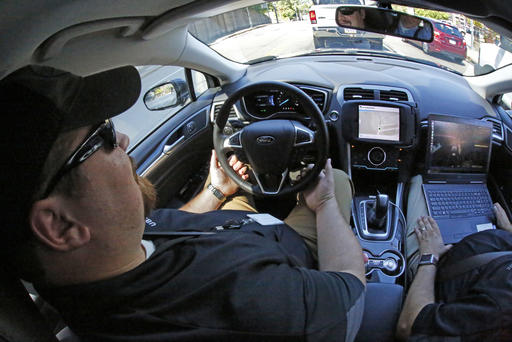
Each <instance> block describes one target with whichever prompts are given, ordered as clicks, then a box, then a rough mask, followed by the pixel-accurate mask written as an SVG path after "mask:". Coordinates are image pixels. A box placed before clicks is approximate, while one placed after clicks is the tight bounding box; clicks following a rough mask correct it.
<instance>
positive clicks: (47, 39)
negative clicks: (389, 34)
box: [0, 0, 512, 81]
mask: <svg viewBox="0 0 512 342" xmlns="http://www.w3.org/2000/svg"><path fill="white" fill-rule="evenodd" d="M392 2H393V3H397V4H403V5H411V6H415V7H424V8H431V9H442V10H452V11H454V10H455V9H457V11H459V12H461V13H464V14H466V15H468V16H470V17H473V18H476V19H478V20H480V21H482V22H484V23H486V24H487V25H489V26H490V27H492V28H494V29H495V30H497V31H499V32H505V33H507V35H508V36H512V24H511V20H512V6H507V5H508V4H507V2H508V1H506V0H487V1H473V0H471V1H468V0H457V1H454V0H432V1H419V0H407V1H405V0H396V1H395V0H393V1H392ZM256 3H261V0H238V1H226V0H196V1H191V0H173V1H169V0H148V1H139V0H119V1H104V0H33V1H30V2H26V1H19V0H3V1H0V29H1V32H2V34H1V35H0V51H1V55H0V78H2V77H4V76H6V75H7V74H9V73H10V72H12V71H14V70H16V69H18V68H20V67H22V66H24V65H27V64H44V65H50V66H54V67H58V68H62V69H66V70H69V71H72V72H75V73H77V74H82V75H86V74H90V73H93V72H97V71H101V70H105V69H109V68H113V67H116V66H121V65H127V64H131V65H150V64H162V65H171V64H173V65H181V66H186V67H191V68H194V67H195V68H197V69H199V70H202V71H206V72H210V73H212V74H214V75H215V69H218V68H225V70H223V71H222V72H220V73H219V75H228V74H231V75H232V76H231V77H232V78H231V79H228V80H225V81H234V80H236V78H237V77H239V76H241V75H242V74H243V70H244V67H243V66H241V65H237V63H234V62H229V61H227V60H225V59H222V60H219V58H218V56H215V53H214V52H213V51H211V49H206V48H204V46H203V44H202V43H200V42H198V41H197V40H196V39H195V38H193V37H192V36H191V35H189V34H188V33H187V29H186V25H187V23H190V22H193V21H194V20H197V19H201V18H206V17H209V16H212V15H216V14H219V13H222V12H225V11H228V10H233V9H236V8H240V7H245V6H249V5H252V4H256ZM148 51H150V53H148ZM226 68H227V69H226ZM221 78H222V77H221Z"/></svg>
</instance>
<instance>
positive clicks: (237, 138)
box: [228, 132, 242, 147]
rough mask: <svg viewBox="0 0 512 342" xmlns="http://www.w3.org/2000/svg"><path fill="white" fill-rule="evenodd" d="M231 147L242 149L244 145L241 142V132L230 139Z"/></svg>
mask: <svg viewBox="0 0 512 342" xmlns="http://www.w3.org/2000/svg"><path fill="white" fill-rule="evenodd" d="M228 142H229V145H230V146H231V147H242V143H241V141H240V132H237V133H235V134H233V135H232V136H230V137H229V138H228Z"/></svg>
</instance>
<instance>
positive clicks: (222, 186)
mask: <svg viewBox="0 0 512 342" xmlns="http://www.w3.org/2000/svg"><path fill="white" fill-rule="evenodd" d="M228 162H229V165H230V166H231V167H232V168H233V170H234V171H235V172H236V173H237V174H238V175H239V176H240V178H242V179H243V180H247V179H249V175H248V174H247V166H246V165H245V164H244V163H242V162H241V161H239V160H238V158H237V157H236V155H234V154H233V155H232V156H231V157H230V158H229V159H228ZM210 177H211V183H212V185H213V186H214V187H216V188H217V189H219V190H220V191H221V192H222V193H223V194H224V196H226V197H227V196H231V195H233V194H234V193H235V192H237V191H238V189H239V186H238V185H237V184H236V183H235V182H234V181H233V180H232V179H231V178H229V176H228V175H227V174H226V172H224V169H223V168H222V166H221V165H220V164H219V161H218V160H217V153H215V150H212V156H211V159H210Z"/></svg>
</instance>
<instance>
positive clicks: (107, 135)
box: [41, 120, 118, 198]
mask: <svg viewBox="0 0 512 342" xmlns="http://www.w3.org/2000/svg"><path fill="white" fill-rule="evenodd" d="M102 146H106V147H109V148H110V149H112V150H113V149H115V148H116V147H117V146H118V145H117V138H116V130H115V128H114V123H113V122H112V121H110V120H105V121H104V122H102V123H101V124H99V125H98V126H96V127H95V128H93V129H92V130H91V132H90V133H89V134H88V135H87V137H86V138H85V139H84V141H83V142H82V143H81V144H80V145H79V146H78V147H77V148H76V149H75V151H74V152H73V153H72V154H71V156H70V157H69V158H68V159H67V160H66V162H65V163H64V165H62V167H61V168H60V169H59V171H57V173H56V174H55V175H54V176H53V177H52V178H51V179H50V181H49V182H48V187H47V188H46V191H45V192H44V194H43V196H42V197H41V198H46V197H48V196H49V195H50V194H51V193H52V191H53V190H54V189H55V186H56V185H57V184H58V183H59V181H60V180H61V179H62V177H64V175H66V173H68V172H69V171H71V170H72V169H73V168H75V167H77V166H78V165H80V164H81V163H83V162H84V161H86V160H87V158H89V157H90V156H91V155H92V154H94V152H96V151H98V150H99V149H100V148H101V147H102Z"/></svg>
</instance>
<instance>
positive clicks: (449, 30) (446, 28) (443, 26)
mask: <svg viewBox="0 0 512 342" xmlns="http://www.w3.org/2000/svg"><path fill="white" fill-rule="evenodd" d="M434 27H435V28H436V29H437V30H439V31H441V32H444V33H446V34H451V35H452V36H457V37H460V38H463V36H462V33H460V31H459V30H457V28H455V27H453V26H450V25H446V24H443V23H434Z"/></svg>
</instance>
